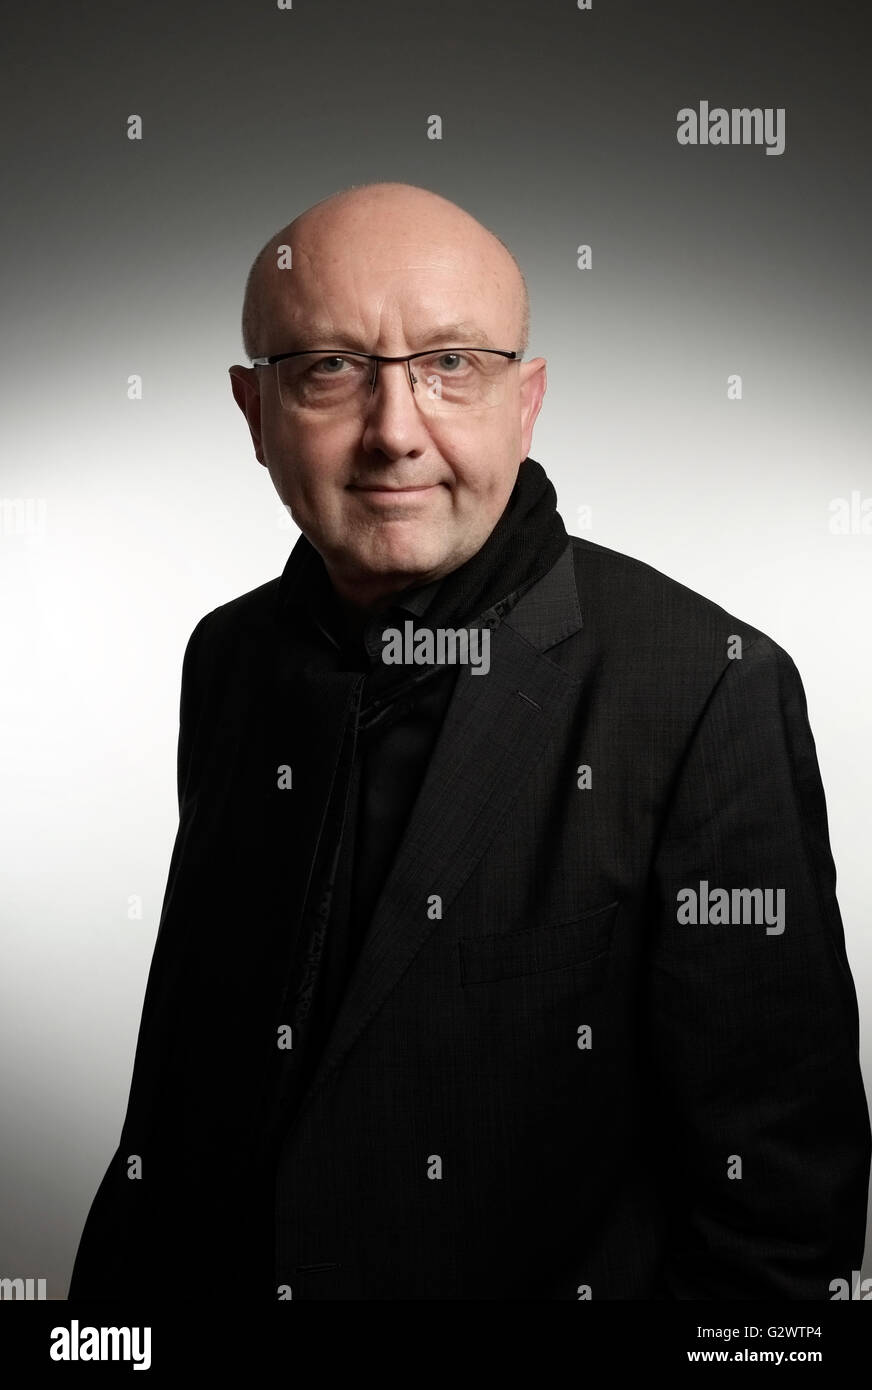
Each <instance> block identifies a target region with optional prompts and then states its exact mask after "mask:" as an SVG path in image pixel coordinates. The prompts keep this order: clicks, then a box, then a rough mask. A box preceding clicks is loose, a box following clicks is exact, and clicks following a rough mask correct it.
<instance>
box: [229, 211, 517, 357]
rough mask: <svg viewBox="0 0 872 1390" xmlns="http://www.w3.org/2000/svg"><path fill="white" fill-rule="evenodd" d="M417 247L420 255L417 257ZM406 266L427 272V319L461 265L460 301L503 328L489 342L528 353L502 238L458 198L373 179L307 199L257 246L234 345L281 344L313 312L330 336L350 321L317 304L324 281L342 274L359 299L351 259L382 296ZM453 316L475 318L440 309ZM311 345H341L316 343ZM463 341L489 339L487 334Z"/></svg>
mask: <svg viewBox="0 0 872 1390" xmlns="http://www.w3.org/2000/svg"><path fill="white" fill-rule="evenodd" d="M282 246H290V247H291V249H292V255H293V269H289V268H286V267H282V266H281V264H280V257H279V248H280V247H282ZM416 251H417V252H419V253H420V260H419V261H418V262H417V263H416V260H415V252H416ZM410 265H415V266H416V268H417V269H418V270H419V271H423V272H425V273H426V271H427V269H428V268H431V269H432V272H433V273H432V294H431V301H432V311H431V312H432V314H433V319H432V322H433V323H434V324H439V323H441V322H442V321H443V318H444V317H445V316H444V315H441V314H440V313H439V307H438V305H439V299H440V293H441V288H440V287H441V285H443V284H444V285H445V286H446V287H447V286H448V285H449V283H450V282H451V280H453V288H454V290H455V292H456V289H457V283H458V281H457V277H458V272H461V273H462V274H463V276H464V277H465V282H466V284H467V286H468V293H467V295H466V296H465V298H466V299H467V300H468V299H469V298H470V297H471V298H473V299H475V300H477V301H478V302H479V303H481V302H482V301H484V302H485V304H488V303H489V304H490V305H491V306H492V307H493V308H495V309H496V311H497V313H496V317H497V319H498V321H500V323H501V326H503V327H502V331H503V334H504V335H505V334H507V335H508V337H507V338H506V340H505V341H501V342H497V343H494V346H496V347H500V348H507V349H508V348H512V349H520V350H521V352H522V353H523V352H524V351H526V347H527V340H528V336H529V326H530V306H529V296H528V292H527V286H526V282H525V280H524V276H523V273H522V271H521V268H520V266H519V265H518V262H517V261H516V260H515V257H514V256H513V255H512V253H511V251H510V250H509V248H508V247H507V246H506V245H505V243H504V242H503V241H502V240H501V239H500V238H499V237H498V236H496V235H495V234H494V233H493V232H491V231H490V230H489V229H488V228H487V227H484V226H483V225H482V224H481V223H480V222H478V221H477V220H476V219H475V218H474V217H472V216H471V215H470V214H469V213H468V212H466V211H465V210H464V209H463V208H460V207H458V206H457V204H456V203H452V202H450V201H449V199H447V198H443V197H441V195H439V194H437V193H433V192H431V191H430V190H429V189H426V188H419V187H418V186H417V185H414V184H406V183H371V184H362V185H360V186H358V187H354V188H350V189H343V190H342V191H341V192H339V193H334V194H332V195H331V196H330V197H329V198H324V199H323V200H322V201H321V202H319V203H315V204H314V205H313V206H312V207H310V208H308V209H307V210H306V211H305V212H303V213H301V214H300V215H299V216H298V217H295V218H294V220H293V221H292V222H290V223H289V224H288V225H287V226H285V227H282V228H281V229H280V230H279V231H278V232H276V233H275V235H274V236H272V237H270V239H269V241H268V242H267V243H266V245H265V246H264V247H263V248H262V249H261V251H260V252H259V253H258V255H257V257H256V258H255V261H254V264H253V265H252V267H251V270H250V272H249V275H248V280H247V282H246V287H245V299H244V303H243V310H242V342H243V347H244V349H245V352H246V354H247V356H248V357H250V358H252V357H258V356H266V355H268V354H269V353H271V352H281V351H283V350H286V349H287V343H288V332H289V331H290V329H291V328H292V326H293V325H294V323H296V324H297V325H298V326H301V327H307V326H308V325H309V324H311V323H312V321H313V315H314V316H315V319H316V320H317V321H318V323H319V326H320V327H322V328H323V329H324V331H325V332H326V331H328V330H329V329H330V328H331V327H332V328H333V329H334V331H335V332H336V333H337V334H340V335H347V330H348V328H349V324H348V323H347V322H344V321H339V320H340V315H339V313H338V312H337V311H336V310H335V309H331V305H330V304H329V303H325V299H324V297H322V296H321V293H320V291H321V289H322V288H323V287H324V286H325V285H327V284H328V282H329V284H330V285H331V286H333V285H335V283H336V280H337V276H338V277H339V278H340V281H341V280H342V279H343V278H344V281H345V284H346V288H348V289H350V290H351V295H352V299H359V298H360V297H361V294H362V290H361V276H360V274H359V273H358V266H365V267H366V268H367V272H368V274H367V278H366V286H367V290H368V292H370V293H373V294H375V295H376V296H381V297H382V298H383V299H384V300H388V299H389V298H390V285H391V283H392V280H393V277H394V274H395V271H396V268H397V267H398V266H405V267H408V266H410ZM346 303H347V297H346ZM360 307H361V310H362V311H363V310H364V309H365V308H366V309H368V310H369V315H368V321H369V322H370V323H371V322H372V308H373V306H372V305H371V304H370V305H369V306H362V305H361V306H360ZM416 307H417V308H418V309H419V310H420V311H423V312H426V302H425V303H419V305H418V306H412V313H413V319H414V313H415V310H416ZM452 307H454V306H452ZM460 317H462V318H463V320H464V321H466V319H467V318H470V319H473V321H477V318H476V316H475V315H473V314H472V313H470V314H468V315H467V314H464V315H463V316H460V315H459V314H456V313H455V314H452V313H449V314H448V318H449V319H451V320H452V321H455V320H458V319H459V318H460ZM480 317H482V316H481V315H479V316H478V318H480ZM422 327H424V328H426V325H422ZM316 336H317V334H316ZM318 345H323V346H327V347H332V346H340V345H345V344H344V343H342V344H340V343H338V342H336V343H332V342H327V341H326V340H324V341H323V342H319V344H318ZM446 345H449V344H446ZM464 345H465V346H487V341H486V340H485V341H483V342H482V343H481V344H473V343H467V344H464ZM450 346H461V344H459V343H458V344H450ZM372 350H375V347H374V346H373V348H372Z"/></svg>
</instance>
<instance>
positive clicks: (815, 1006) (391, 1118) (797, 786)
mask: <svg viewBox="0 0 872 1390" xmlns="http://www.w3.org/2000/svg"><path fill="white" fill-rule="evenodd" d="M281 597H282V593H281V584H280V581H278V580H275V581H272V582H270V583H268V584H265V585H263V586H261V587H260V588H258V589H255V590H254V591H253V592H251V593H248V594H245V595H243V596H242V597H240V598H238V599H235V600H234V601H233V602H231V603H227V604H224V605H223V606H221V607H220V608H217V609H215V610H214V611H213V612H211V613H209V614H207V615H206V617H205V618H203V619H202V620H201V621H200V623H198V625H197V627H196V628H195V630H194V632H193V634H192V636H191V638H190V641H189V644H188V648H187V651H186V654H185V660H184V667H183V679H182V699H181V726H180V737H179V812H180V821H179V829H178V836H177V839H176V843H175V847H174V851H173V856H172V862H171V866H170V872H169V881H168V884H167V889H166V897H165V901H164V906H163V912H162V915H161V921H160V928H159V932H158V938H157V942H156V946H155V952H154V958H153V962H152V967H151V972H150V975H149V981H148V987H147V991H146V998H145V1004H144V1008H143V1017H142V1023H141V1028H140V1035H139V1041H138V1045H137V1054H136V1061H135V1065H134V1074H133V1081H132V1086H131V1094H130V1101H129V1105H128V1111H127V1116H126V1119H125V1122H124V1127H123V1131H122V1134H121V1139H120V1143H119V1146H118V1150H117V1152H116V1154H115V1156H114V1158H113V1159H112V1162H111V1163H110V1165H109V1168H108V1170H107V1172H106V1175H105V1177H104V1179H103V1182H102V1184H101V1186H100V1190H99V1192H98V1194H97V1196H96V1198H95V1201H94V1203H93V1206H92V1208H91V1212H90V1215H89V1218H88V1222H87V1224H86V1228H85V1231H84V1234H83V1237H82V1241H81V1244H80V1248H79V1253H78V1257H77V1261H76V1267H75V1271H74V1277H73V1283H72V1286H71V1290H70V1296H71V1297H74V1298H77V1297H87V1296H89V1295H90V1296H93V1295H97V1296H104V1297H114V1296H119V1297H120V1296H130V1295H132V1294H139V1293H147V1294H151V1295H157V1296H169V1297H181V1298H194V1297H197V1296H198V1295H199V1294H204V1295H205V1296H206V1297H212V1296H214V1290H215V1287H216V1281H220V1284H221V1287H222V1290H223V1291H224V1292H227V1293H232V1294H233V1296H234V1297H236V1296H242V1295H246V1294H248V1295H251V1296H253V1297H263V1298H266V1299H275V1298H283V1297H284V1298H287V1297H291V1298H295V1299H300V1298H302V1299H372V1298H411V1299H416V1298H420V1299H517V1298H521V1299H573V1300H575V1299H578V1298H586V1297H591V1298H593V1299H604V1298H607V1299H651V1298H668V1297H673V1298H682V1299H687V1298H720V1297H725V1298H740V1299H742V1298H754V1297H772V1298H779V1299H827V1298H829V1297H830V1292H829V1284H830V1281H831V1280H833V1279H834V1278H837V1277H845V1278H848V1279H849V1280H850V1277H851V1274H850V1272H851V1270H852V1269H853V1268H858V1267H859V1264H860V1256H861V1253H862V1249H863V1237H864V1223H865V1214H866V1194H867V1183H868V1176H869V1161H870V1129H869V1117H868V1110H867V1106H866V1101H865V1098H864V1092H863V1084H862V1079H861V1073H860V1068H859V1062H858V1018H857V1006H856V997H855V991H854V987H853V982H852V979H851V975H850V971H849V967H848V962H847V959H846V955H845V945H844V935H843V929H842V923H841V919H840V915H839V909H838V906H837V903H836V897H835V871H834V867H833V861H832V858H831V854H830V848H829V842H828V834H827V822H826V810H825V803H824V795H823V790H822V787H821V781H820V775H819V771H818V765H817V760H816V756H815V748H814V742H813V739H812V735H811V733H810V730H809V725H808V722H807V717H806V704H805V698H804V694H803V689H802V685H801V682H800V679H799V676H798V674H797V671H796V668H795V666H794V664H793V662H792V661H791V659H790V657H789V656H788V655H787V654H786V653H785V652H784V651H783V650H782V649H781V648H780V647H778V646H777V645H776V644H775V643H774V642H772V641H771V640H770V639H769V638H768V637H767V636H765V635H764V634H763V633H761V632H759V631H757V630H756V629H754V628H752V627H750V626H749V625H748V624H747V623H743V622H740V621H739V620H738V619H736V618H734V617H732V616H730V615H729V614H728V613H726V612H725V611H724V610H723V609H721V608H719V607H717V606H716V605H714V604H713V603H710V602H709V601H707V600H706V599H704V598H702V597H700V596H699V595H698V594H696V593H693V592H692V591H690V590H689V589H687V588H684V587H683V586H682V585H680V584H677V583H675V582H674V581H672V580H670V579H668V578H666V577H665V576H664V575H662V574H660V573H658V572H657V571H655V570H653V569H651V568H650V567H649V566H647V565H644V564H641V563H639V562H638V561H635V560H633V559H630V558H628V557H626V556H623V555H620V554H617V553H615V552H613V551H610V550H606V549H604V548H603V547H601V546H597V545H593V544H591V543H589V542H587V541H584V540H579V539H576V538H571V540H570V543H569V545H568V546H567V548H566V550H565V552H564V554H563V556H562V558H561V559H559V560H558V562H557V563H556V564H555V565H554V566H553V568H552V569H551V570H550V571H549V573H548V574H547V575H546V576H545V578H544V579H542V580H541V581H539V582H538V583H537V584H536V585H535V586H534V588H533V589H531V590H530V591H529V592H528V594H527V595H526V596H525V597H524V598H523V599H522V600H521V601H520V603H519V604H518V605H517V607H516V608H515V609H514V610H512V612H511V613H510V614H509V616H508V619H507V620H506V621H505V622H504V623H503V624H502V625H500V626H498V627H497V628H496V629H495V630H494V631H493V632H492V638H491V654H490V661H491V665H490V671H489V672H488V674H487V675H473V674H472V673H471V671H470V670H469V669H463V670H461V672H460V676H459V679H458V681H457V685H456V688H455V691H454V694H453V697H452V700H451V703H450V706H449V708H448V712H447V715H446V717H445V722H444V725H443V728H442V730H441V733H440V736H439V738H438V741H437V744H436V747H435V750H434V753H433V756H432V760H431V762H430V765H429V767H428V769H427V772H426V776H425V778H424V781H423V784H422V787H421V790H420V794H419V796H418V799H417V801H416V803H415V806H414V809H413V812H412V815H411V819H410V821H409V823H408V826H407V829H406V833H405V835H404V837H403V839H402V841H401V843H400V848H399V851H398V854H397V857H396V859H395V862H394V864H393V867H392V869H391V871H390V872H389V874H388V878H387V881H386V883H385V885H384V888H383V890H382V893H381V896H380V898H379V899H378V902H377V904H376V910H375V913H374V917H373V920H372V923H371V927H370V930H369V933H368V935H367V937H366V939H365V940H364V944H363V948H362V951H361V954H360V957H359V960H358V963H357V968H356V970H355V972H354V974H353V976H352V978H351V982H350V985H349V988H348V992H347V994H346V996H345V998H344V1001H343V1003H342V1005H341V1007H340V1010H339V1013H338V1016H337V1018H336V1021H335V1025H334V1027H333V1029H332V1032H331V1033H330V1036H329V1039H328V1042H327V1046H326V1049H325V1051H324V1053H323V1055H322V1056H321V1058H320V1060H319V1062H318V1065H317V1067H316V1069H315V1072H314V1075H313V1076H312V1077H311V1081H310V1084H309V1085H308V1089H307V1090H306V1092H305V1095H304V1097H303V1100H302V1105H301V1106H299V1107H298V1108H297V1109H296V1111H295V1112H294V1113H292V1114H291V1115H290V1117H288V1116H285V1117H284V1121H285V1122H284V1124H283V1123H282V1110H281V1074H282V1065H283V1063H282V1053H281V1051H280V1050H279V1049H278V1047H277V1029H278V1028H279V1027H280V1026H281V1024H282V1010H283V1008H284V1001H283V988H284V984H285V982H286V975H287V956H288V949H289V942H290V940H291V938H292V928H293V924H294V923H295V922H296V921H297V920H298V919H299V915H300V912H301V908H302V904H303V900H304V895H305V893H306V890H307V886H308V872H309V868H310V865H311V862H312V857H313V854H314V851H315V848H316V846H317V844H318V840H319V836H320V834H321V830H322V818H323V815H324V810H325V807H326V805H327V797H328V793H329V788H330V783H331V779H332V777H333V776H334V774H335V771H336V759H337V753H338V748H339V738H340V733H341V729H342V727H343V722H344V720H345V719H346V718H348V717H349V711H350V709H351V708H352V705H353V702H354V700H355V698H356V692H357V690H358V688H359V687H358V685H357V684H356V682H359V681H360V679H361V677H360V675H359V674H356V673H353V672H344V673H343V672H337V671H324V670H319V669H318V667H317V663H316V662H313V661H312V659H311V654H307V653H306V652H305V651H303V650H302V649H301V648H300V646H299V644H298V643H297V642H296V640H295V637H294V633H293V630H292V628H291V627H289V625H288V621H287V613H286V611H285V609H284V607H283V605H282V602H281ZM736 637H738V638H740V639H741V656H737V655H736V651H737V648H736V644H735V641H734V640H733V641H732V646H730V642H731V639H735V638H736ZM730 652H732V653H733V655H730V654H729V653H730ZM317 729H321V730H322V731H323V730H325V729H326V730H327V731H328V732H326V733H324V732H322V733H321V734H320V735H317V736H316V735H315V733H314V732H313V731H314V730H317ZM282 765H287V766H289V767H291V768H292V788H291V789H287V790H279V789H278V786H277V769H278V768H279V767H280V766H282ZM584 769H589V772H586V771H585V770H584ZM703 884H705V885H706V887H705V888H704V887H703V886H702V885H703ZM755 888H761V889H768V890H771V893H772V897H771V899H770V905H774V904H775V903H776V902H777V901H778V899H777V897H776V894H777V892H778V891H779V890H783V894H784V897H783V907H784V918H783V930H782V931H780V932H779V931H778V930H777V926H775V927H774V929H770V928H772V927H773V925H774V924H773V923H772V921H771V918H770V919H769V921H764V920H756V921H755V920H752V921H747V920H746V921H744V922H741V921H733V922H724V921H714V922H712V921H711V920H710V921H708V922H691V921H688V920H687V914H686V913H684V914H682V913H681V912H680V911H679V906H680V903H681V902H683V901H684V900H685V897H686V894H685V890H688V889H692V890H694V892H695V893H696V894H697V895H698V897H699V898H700V899H701V900H702V899H703V898H704V897H705V895H706V893H707V894H708V895H709V896H711V895H712V894H714V893H715V890H716V889H725V890H727V893H728V894H730V895H732V894H733V891H734V890H740V889H755ZM680 895H682V896H680ZM731 901H732V899H731ZM746 902H748V903H752V904H753V900H752V899H751V898H750V897H746ZM712 915H714V914H712ZM277 1096H278V1097H279V1100H278V1101H277V1100H276V1097H277ZM270 1116H272V1117H273V1118H274V1119H275V1118H276V1116H278V1125H279V1127H278V1129H277V1130H276V1131H275V1133H276V1135H277V1139H276V1146H275V1147H274V1148H273V1149H271V1150H270V1152H269V1154H268V1155H267V1156H266V1157H264V1147H263V1135H264V1134H265V1133H266V1132H267V1127H268V1120H269V1117H270ZM257 1175H259V1177H258V1176H257ZM273 1181H274V1186H273ZM273 1247H274V1248H273ZM228 1279H229V1280H230V1281H231V1282H230V1283H229V1284H228V1282H227V1281H228Z"/></svg>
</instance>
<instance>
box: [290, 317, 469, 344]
mask: <svg viewBox="0 0 872 1390" xmlns="http://www.w3.org/2000/svg"><path fill="white" fill-rule="evenodd" d="M306 338H307V340H308V342H307V344H306V345H305V346H304V345H303V344H302V343H301V344H299V345H298V347H297V348H296V349H295V351H306V350H307V347H309V348H310V350H314V349H315V348H316V347H321V346H322V345H323V346H324V347H335V348H340V347H341V348H347V349H348V351H349V352H352V351H355V350H356V351H358V352H368V351H369V345H368V344H367V343H365V342H364V341H363V339H362V338H360V337H358V335H357V334H356V333H333V332H332V330H329V329H327V328H326V327H325V326H324V325H323V324H314V325H313V326H312V328H310V330H309V332H308V333H307V334H306ZM436 343H438V344H439V345H440V346H441V347H493V346H494V344H493V343H492V342H491V339H490V335H489V334H487V333H486V332H485V331H484V329H483V328H481V327H480V326H479V325H478V324H475V323H470V322H468V321H466V320H462V321H461V322H459V323H442V324H439V325H438V326H437V327H436V328H431V329H430V330H429V332H427V333H425V334H424V335H423V336H422V337H421V339H420V342H419V347H420V349H421V350H423V349H424V348H428V347H432V346H433V345H434V344H436ZM412 351H413V352H414V351H417V349H415V348H413V349H412Z"/></svg>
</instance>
